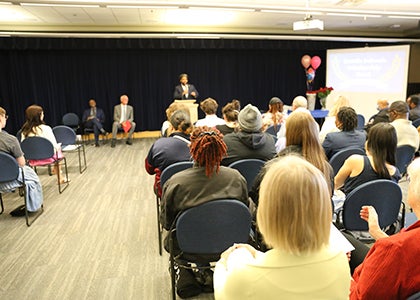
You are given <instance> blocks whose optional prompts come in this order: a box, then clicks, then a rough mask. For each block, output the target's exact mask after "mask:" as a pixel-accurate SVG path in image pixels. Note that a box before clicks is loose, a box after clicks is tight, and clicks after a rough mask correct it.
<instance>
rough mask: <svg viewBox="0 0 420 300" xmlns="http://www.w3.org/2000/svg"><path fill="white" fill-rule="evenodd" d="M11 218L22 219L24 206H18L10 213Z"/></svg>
mask: <svg viewBox="0 0 420 300" xmlns="http://www.w3.org/2000/svg"><path fill="white" fill-rule="evenodd" d="M10 214H11V215H12V216H13V217H23V216H24V215H25V205H20V206H18V207H17V208H15V209H14V210H12V211H11V212H10Z"/></svg>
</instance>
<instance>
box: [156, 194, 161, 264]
mask: <svg viewBox="0 0 420 300" xmlns="http://www.w3.org/2000/svg"><path fill="white" fill-rule="evenodd" d="M156 213H157V219H156V220H157V226H158V243H159V255H160V256H162V226H161V225H160V221H159V217H160V199H159V196H157V195H156Z"/></svg>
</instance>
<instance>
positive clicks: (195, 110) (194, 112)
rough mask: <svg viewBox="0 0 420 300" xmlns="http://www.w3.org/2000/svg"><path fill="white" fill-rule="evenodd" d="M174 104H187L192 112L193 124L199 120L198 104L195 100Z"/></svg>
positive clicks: (178, 101)
mask: <svg viewBox="0 0 420 300" xmlns="http://www.w3.org/2000/svg"><path fill="white" fill-rule="evenodd" d="M174 102H177V103H182V104H185V105H186V106H187V107H188V109H189V111H190V119H191V124H194V123H195V122H197V120H198V104H197V103H195V100H174Z"/></svg>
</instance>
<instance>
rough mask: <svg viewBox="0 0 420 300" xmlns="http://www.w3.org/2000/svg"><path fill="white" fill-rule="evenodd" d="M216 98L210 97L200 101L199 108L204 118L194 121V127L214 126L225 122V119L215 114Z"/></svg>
mask: <svg viewBox="0 0 420 300" xmlns="http://www.w3.org/2000/svg"><path fill="white" fill-rule="evenodd" d="M218 106H219V105H218V104H217V102H216V100H214V99H212V98H207V99H206V100H204V101H202V102H201V103H200V109H201V110H202V111H203V112H204V113H205V114H206V116H205V118H204V119H200V120H198V121H197V122H196V123H195V127H200V126H208V127H216V125H222V124H225V123H226V122H225V120H223V119H221V118H219V117H218V116H217V115H216V112H217V107H218Z"/></svg>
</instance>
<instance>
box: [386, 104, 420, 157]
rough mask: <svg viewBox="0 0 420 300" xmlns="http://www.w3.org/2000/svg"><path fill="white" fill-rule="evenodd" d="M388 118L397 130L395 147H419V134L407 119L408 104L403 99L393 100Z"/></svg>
mask: <svg viewBox="0 0 420 300" xmlns="http://www.w3.org/2000/svg"><path fill="white" fill-rule="evenodd" d="M389 119H390V120H391V123H390V124H391V125H392V126H394V127H395V130H396V132H397V141H398V142H397V147H399V146H402V145H410V146H411V147H413V148H414V149H415V150H417V149H418V148H419V134H418V132H417V130H416V128H415V127H414V126H413V125H412V124H411V121H409V120H408V105H407V103H405V102H404V101H395V102H393V103H392V104H391V106H390V107H389Z"/></svg>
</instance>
